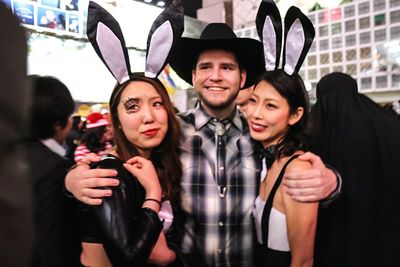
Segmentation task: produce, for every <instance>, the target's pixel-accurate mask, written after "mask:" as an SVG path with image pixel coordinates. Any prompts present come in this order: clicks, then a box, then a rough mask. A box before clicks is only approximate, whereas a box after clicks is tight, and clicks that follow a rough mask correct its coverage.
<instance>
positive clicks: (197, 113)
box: [193, 103, 243, 132]
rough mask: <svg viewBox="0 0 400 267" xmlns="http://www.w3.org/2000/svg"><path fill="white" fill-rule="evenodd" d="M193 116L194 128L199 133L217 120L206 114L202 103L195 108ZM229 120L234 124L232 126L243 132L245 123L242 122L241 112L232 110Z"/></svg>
mask: <svg viewBox="0 0 400 267" xmlns="http://www.w3.org/2000/svg"><path fill="white" fill-rule="evenodd" d="M193 115H194V126H195V128H196V130H197V131H199V130H200V129H201V128H203V127H204V126H206V125H207V124H208V123H209V122H210V121H212V120H214V119H216V118H214V117H212V116H210V115H209V114H207V113H206V112H205V110H204V108H203V107H202V105H201V103H199V104H198V105H197V106H196V107H195V108H194V112H193ZM227 119H228V120H230V122H232V125H234V126H235V127H236V128H237V129H238V130H239V131H241V132H243V123H242V120H241V119H240V114H239V111H238V110H237V109H236V108H235V109H233V110H232V112H231V114H230V115H229V116H228V118H227Z"/></svg>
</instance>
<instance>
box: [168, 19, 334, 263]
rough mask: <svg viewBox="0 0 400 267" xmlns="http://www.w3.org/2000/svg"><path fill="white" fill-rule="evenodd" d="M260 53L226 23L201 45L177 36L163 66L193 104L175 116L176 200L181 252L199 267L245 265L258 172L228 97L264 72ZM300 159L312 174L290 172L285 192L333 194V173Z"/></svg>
mask: <svg viewBox="0 0 400 267" xmlns="http://www.w3.org/2000/svg"><path fill="white" fill-rule="evenodd" d="M262 49H263V48H262V44H261V43H260V42H258V41H256V40H254V39H249V38H237V37H236V35H235V34H234V32H233V31H232V29H231V28H230V27H229V26H228V25H226V24H223V23H211V24H209V25H208V26H207V27H206V28H205V29H204V31H203V32H202V34H201V36H200V39H191V38H184V37H182V38H181V40H180V42H179V43H178V45H177V47H176V49H175V53H174V54H173V55H172V57H171V60H170V65H171V66H172V68H173V69H174V70H175V71H176V72H177V74H178V75H179V76H180V77H181V78H182V79H184V80H185V81H186V82H188V83H190V84H192V85H193V87H194V88H195V90H196V92H197V94H198V97H199V100H200V101H199V104H198V105H197V106H196V107H195V108H194V109H192V110H189V111H187V112H185V113H182V114H179V118H180V119H181V127H182V132H183V136H184V138H183V140H182V143H181V150H182V151H181V161H182V165H183V177H182V186H183V189H184V195H183V199H182V200H183V208H184V209H185V210H186V211H187V212H188V214H189V220H188V222H187V223H186V231H187V232H188V234H187V236H185V237H184V239H183V243H182V249H183V251H184V252H185V253H192V252H195V251H197V253H199V254H200V257H196V258H200V259H202V260H203V261H204V262H205V264H204V265H206V266H251V264H252V252H253V246H252V245H253V226H252V218H251V212H252V209H253V205H254V201H255V198H256V196H257V193H258V192H257V190H258V184H259V180H260V171H259V170H260V169H261V168H260V166H259V158H258V155H257V152H256V151H257V149H255V147H254V145H253V142H252V141H251V139H250V134H249V129H248V125H247V122H246V120H245V119H244V116H243V114H241V113H240V112H238V111H237V110H236V108H235V105H236V103H235V99H236V97H237V95H238V93H239V91H240V89H242V88H247V87H249V86H251V85H253V84H254V82H255V79H256V78H257V75H258V74H259V73H261V72H262V71H263V70H265V69H264V61H263V51H262ZM305 160H309V161H311V163H313V167H314V170H313V172H312V173H311V172H310V173H297V174H291V175H290V177H288V178H295V180H294V182H293V181H291V179H290V180H287V184H288V186H290V187H292V186H293V185H296V184H293V183H297V185H296V186H297V187H298V188H290V187H289V188H288V193H289V194H292V195H293V196H294V198H295V199H298V200H300V201H309V200H313V201H316V200H320V199H323V198H326V197H327V196H328V195H329V194H330V193H331V192H332V191H333V190H334V189H335V188H336V175H335V174H334V173H333V172H332V171H331V170H329V169H327V168H326V167H325V166H324V164H323V163H322V162H321V160H320V159H319V158H318V157H317V156H315V155H312V154H310V153H309V154H308V155H307V156H306V157H305ZM323 174H324V175H323ZM302 177H304V178H305V179H304V180H299V178H302ZM318 184H320V186H318ZM303 187H306V188H303ZM303 195H304V196H303ZM299 196H300V197H299Z"/></svg>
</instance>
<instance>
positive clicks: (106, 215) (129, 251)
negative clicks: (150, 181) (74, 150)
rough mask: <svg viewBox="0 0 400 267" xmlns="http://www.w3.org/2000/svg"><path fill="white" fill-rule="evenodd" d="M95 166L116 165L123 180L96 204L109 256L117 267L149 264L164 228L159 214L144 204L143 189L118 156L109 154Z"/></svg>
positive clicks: (113, 166) (106, 166) (95, 210)
mask: <svg viewBox="0 0 400 267" xmlns="http://www.w3.org/2000/svg"><path fill="white" fill-rule="evenodd" d="M94 167H95V168H108V169H110V168H111V169H115V170H117V171H118V179H119V180H120V185H119V186H118V187H113V188H111V189H112V191H113V194H112V196H111V197H107V198H104V199H103V203H102V205H100V206H94V207H93V209H94V216H95V219H96V222H97V223H98V224H99V226H100V229H101V232H102V239H103V245H104V248H105V250H106V253H107V256H108V258H109V259H110V261H111V263H112V264H113V266H114V267H120V266H146V264H147V261H148V258H149V256H150V253H151V250H152V249H153V247H154V245H155V244H156V242H157V240H158V236H159V235H160V232H161V230H162V223H161V221H160V219H159V218H158V214H157V213H156V212H155V211H153V210H151V209H147V208H142V207H141V206H142V204H143V198H144V195H145V193H144V189H143V188H142V187H141V185H140V184H139V182H138V181H137V180H136V178H135V177H133V176H132V175H131V174H130V173H129V172H128V171H127V170H125V168H124V167H123V165H122V162H120V161H119V160H118V159H116V158H113V157H108V158H106V159H103V160H102V161H101V162H99V163H97V164H96V166H94Z"/></svg>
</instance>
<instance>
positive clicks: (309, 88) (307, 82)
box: [304, 81, 312, 92]
mask: <svg viewBox="0 0 400 267" xmlns="http://www.w3.org/2000/svg"><path fill="white" fill-rule="evenodd" d="M304 87H305V88H306V91H307V92H310V91H311V90H312V85H311V83H310V82H309V81H304Z"/></svg>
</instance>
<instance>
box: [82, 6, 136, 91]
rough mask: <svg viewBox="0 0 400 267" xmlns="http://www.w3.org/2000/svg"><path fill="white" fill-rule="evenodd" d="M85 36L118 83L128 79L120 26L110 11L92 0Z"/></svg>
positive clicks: (126, 56)
mask: <svg viewBox="0 0 400 267" xmlns="http://www.w3.org/2000/svg"><path fill="white" fill-rule="evenodd" d="M87 36H88V39H89V41H90V43H91V44H92V46H93V48H94V50H96V53H97V55H98V56H99V57H100V59H101V60H102V61H103V63H104V64H105V65H106V66H107V68H108V69H109V70H110V72H111V73H112V75H113V76H114V77H115V78H116V79H117V81H118V83H119V84H122V83H124V82H126V81H128V80H129V79H130V74H131V71H130V63H129V57H128V49H127V48H126V45H125V40H124V36H123V35H122V31H121V28H120V26H119V24H118V22H117V21H116V20H115V18H114V17H113V16H112V15H111V14H110V13H108V12H107V11H106V10H105V9H104V8H102V7H101V6H99V5H98V4H96V3H95V2H92V1H90V2H89V10H88V19H87Z"/></svg>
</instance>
